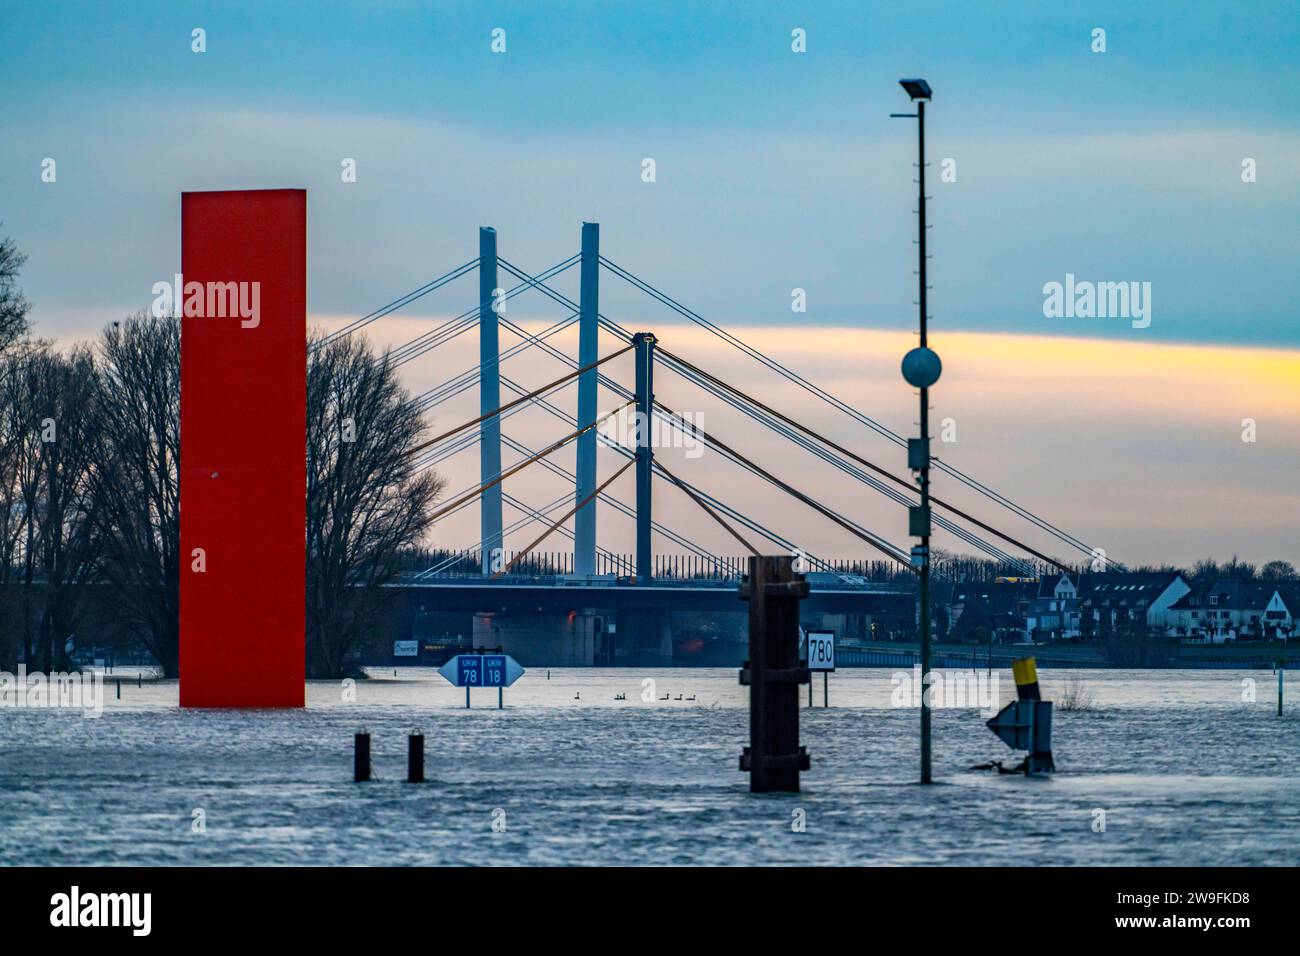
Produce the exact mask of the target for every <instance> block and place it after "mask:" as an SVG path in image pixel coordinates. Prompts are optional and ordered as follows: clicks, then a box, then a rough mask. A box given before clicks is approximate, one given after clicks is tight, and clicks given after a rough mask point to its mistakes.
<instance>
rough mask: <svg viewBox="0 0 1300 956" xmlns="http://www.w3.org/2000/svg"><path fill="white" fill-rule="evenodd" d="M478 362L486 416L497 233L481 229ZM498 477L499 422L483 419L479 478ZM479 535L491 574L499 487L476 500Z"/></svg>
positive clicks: (496, 358)
mask: <svg viewBox="0 0 1300 956" xmlns="http://www.w3.org/2000/svg"><path fill="white" fill-rule="evenodd" d="M478 257H479V258H478V301H479V307H478V358H479V373H478V374H479V379H478V395H479V411H480V412H481V413H482V414H484V415H487V414H488V413H489V412H492V411H494V410H496V409H498V408H500V407H501V358H500V354H499V351H498V349H499V328H498V324H497V311H496V309H497V296H498V295H500V289H499V287H498V286H497V231H496V230H495V229H493V228H492V227H491V226H483V227H482V228H481V229H479V231H478ZM499 474H501V419H500V418H499V417H498V416H496V415H493V416H491V417H490V418H485V419H484V420H483V424H482V431H481V432H480V434H479V476H480V481H482V483H483V484H484V485H486V484H487V483H488V482H490V481H493V480H494V479H495V478H496V477H497V476H498V475H499ZM479 531H480V541H481V543H482V551H481V552H480V554H481V556H482V569H483V573H484V574H492V573H493V572H494V571H498V570H500V568H494V567H493V566H492V565H493V556H494V554H499V553H500V552H501V549H502V548H503V547H504V543H503V536H502V533H501V484H500V483H499V482H498V483H497V484H495V485H493V486H492V487H490V488H486V489H484V491H483V494H482V496H481V498H480V499H479Z"/></svg>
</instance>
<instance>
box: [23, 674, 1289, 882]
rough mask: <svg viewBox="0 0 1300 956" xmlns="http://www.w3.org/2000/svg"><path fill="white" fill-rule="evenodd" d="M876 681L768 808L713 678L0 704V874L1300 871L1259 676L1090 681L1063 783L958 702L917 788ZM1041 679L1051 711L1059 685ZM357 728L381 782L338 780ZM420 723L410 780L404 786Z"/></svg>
mask: <svg viewBox="0 0 1300 956" xmlns="http://www.w3.org/2000/svg"><path fill="white" fill-rule="evenodd" d="M893 673H894V672H892V671H889V670H876V669H863V670H845V671H840V672H838V673H836V674H834V675H833V676H832V677H831V679H830V702H831V705H832V706H831V707H830V708H828V709H826V708H823V707H822V706H821V703H822V696H821V695H822V689H821V683H820V679H818V682H817V685H816V702H817V706H816V707H814V708H812V709H806V708H805V709H804V710H802V711H801V735H802V740H803V742H804V744H806V745H807V747H808V751H809V753H810V754H811V755H812V770H811V771H810V772H808V773H806V774H804V775H803V792H802V793H799V794H790V795H780V796H777V795H751V794H750V793H749V792H748V778H747V775H746V774H743V773H741V772H740V771H739V770H738V769H737V758H738V755H739V753H740V750H741V747H742V746H744V745H745V744H746V743H747V742H748V711H747V708H746V704H747V691H746V690H745V689H744V688H742V687H740V686H739V685H738V683H737V680H736V671H735V670H734V669H731V668H728V669H710V670H681V669H678V670H632V669H627V670H623V669H617V670H615V669H603V670H594V669H552V670H551V671H550V672H549V679H548V672H547V671H546V670H545V669H533V670H530V671H529V673H528V674H527V675H525V676H524V678H523V679H522V680H520V682H519V683H517V684H516V685H515V686H514V687H513V688H511V689H509V690H507V691H506V708H505V709H504V710H500V711H498V710H497V709H496V693H495V691H486V690H481V691H477V692H476V693H475V698H474V708H473V709H471V710H468V711H467V710H465V709H464V704H465V699H464V691H463V690H458V689H456V688H454V687H451V686H449V685H448V684H446V683H445V682H444V681H443V680H442V679H441V678H439V677H438V676H437V675H436V674H435V672H434V671H432V670H424V669H420V670H403V671H401V676H400V677H394V676H393V672H392V671H391V670H389V671H381V672H377V673H376V674H375V677H374V679H372V680H370V681H362V682H360V683H359V684H358V685H357V688H356V700H355V702H351V703H348V702H344V700H343V696H344V695H343V693H342V691H341V688H340V686H339V685H338V684H336V683H324V682H320V683H311V684H309V685H308V691H307V699H308V706H307V708H306V709H305V710H302V711H294V712H264V711H263V712H257V711H182V710H180V709H179V708H178V707H177V687H176V684H175V683H174V682H159V683H156V684H148V683H146V684H145V686H144V687H143V688H139V689H138V688H136V686H135V685H134V683H128V684H125V685H124V686H123V689H122V700H121V701H118V700H116V699H114V689H113V688H114V685H113V684H112V683H111V682H110V683H109V684H108V685H107V687H106V695H105V696H106V697H107V698H108V699H107V700H106V702H105V710H104V714H103V716H102V717H100V718H98V719H86V718H83V717H82V716H81V715H80V713H79V712H75V711H72V712H69V711H57V710H21V709H0V863H3V864H70V865H71V864H108V863H117V864H205V863H220V864H615V865H621V864H694V863H703V864H745V863H760V864H789V863H800V864H811V863H818V864H859V863H867V864H914V863H925V864H943V863H958V864H1007V863H1012V864H1026V863H1033V864H1092V865H1118V864H1127V865H1134V864H1137V865H1144V864H1152V865H1166V864H1187V865H1206V864H1227V865H1260V864H1288V865H1295V864H1297V863H1300V696H1297V697H1295V698H1293V700H1295V701H1296V702H1295V703H1289V704H1288V705H1287V710H1286V714H1285V715H1284V716H1282V717H1278V716H1277V714H1276V697H1275V679H1274V677H1273V675H1272V674H1270V673H1268V672H1265V671H1254V672H1241V673H1237V672H1229V671H1089V672H1087V673H1086V674H1085V675H1083V678H1082V679H1083V681H1084V683H1085V684H1086V690H1087V691H1088V692H1090V693H1091V695H1092V696H1093V697H1094V698H1095V705H1094V707H1093V709H1091V710H1086V711H1074V712H1060V711H1058V713H1057V714H1056V716H1055V728H1054V730H1055V733H1054V737H1055V742H1054V748H1055V756H1056V762H1057V766H1058V770H1059V772H1058V773H1056V774H1054V775H1052V776H1050V777H1045V778H1041V779H1026V778H1024V777H1020V776H999V775H996V774H990V773H987V772H979V771H971V770H969V769H968V768H969V767H970V766H971V765H973V764H977V763H981V762H985V761H988V760H990V759H1004V758H1008V757H1011V756H1012V754H1011V751H1009V750H1007V748H1006V747H1004V745H1003V744H1002V743H1001V742H1000V741H999V740H998V739H997V738H995V737H994V736H993V735H992V734H991V733H989V731H988V730H986V729H985V727H984V726H983V724H984V720H985V715H982V714H981V713H980V712H979V711H978V710H975V709H952V710H939V711H936V713H935V720H934V726H935V764H934V766H935V776H936V780H937V782H936V784H935V785H934V786H931V787H921V786H918V785H917V784H915V783H914V780H915V779H916V776H917V768H918V753H917V713H916V711H915V710H914V709H899V708H895V707H893V706H891V699H890V697H891V692H892V691H893V689H894V688H893V686H892V684H891V676H892V675H893ZM115 676H116V675H115ZM1041 676H1042V681H1043V690H1044V697H1046V698H1049V699H1052V698H1055V699H1058V700H1059V699H1060V697H1061V696H1062V695H1063V693H1064V691H1065V685H1066V682H1067V681H1070V680H1077V679H1078V678H1079V672H1077V671H1075V672H1057V673H1056V674H1052V673H1051V672H1047V671H1043V672H1041ZM646 678H652V679H653V680H654V681H655V687H654V693H653V696H654V697H655V698H656V699H655V700H653V701H652V702H648V703H647V702H643V701H642V699H641V698H642V681H643V680H644V679H646ZM1252 680H1253V681H1254V682H1255V684H1256V695H1257V700H1255V701H1247V700H1243V696H1248V695H1244V693H1243V691H1244V689H1245V688H1246V686H1248V682H1249V681H1252ZM1000 685H1001V686H1000V688H999V689H1000V692H1001V693H1000V697H1001V700H1002V702H1005V701H1007V700H1009V699H1011V697H1012V696H1013V695H1014V687H1013V685H1012V683H1011V680H1010V676H1009V675H1008V674H1005V673H1004V674H1002V675H1001V680H1000ZM619 693H626V695H627V700H626V701H616V700H614V697H615V695H616V694H619ZM665 694H668V695H669V696H670V698H671V699H669V700H666V701H664V700H659V699H658V698H659V697H662V696H663V695H665ZM679 694H680V695H681V696H682V699H681V700H677V699H675V698H676V697H677V696H678V695H679ZM1295 694H1297V695H1300V686H1296V687H1295ZM691 697H694V698H695V699H694V700H689V699H688V698H691ZM803 702H804V704H805V705H806V703H807V699H806V697H805V698H804V701H803ZM361 729H365V730H368V731H369V732H370V733H371V734H372V736H373V741H374V743H373V748H374V768H375V774H376V777H377V779H376V780H375V781H374V782H372V783H369V784H361V785H358V784H354V783H352V780H351V778H352V736H353V734H354V733H355V732H356V731H357V730H361ZM413 730H419V731H422V732H423V733H424V734H425V737H426V749H427V756H426V764H427V773H428V776H429V782H428V783H427V784H425V785H422V786H415V785H409V784H406V783H404V782H403V780H404V777H405V760H406V735H407V734H408V733H410V732H411V731H413ZM196 810H201V811H202V814H201V816H202V818H203V822H204V828H203V831H202V832H195V829H196V828H195V825H194V820H195V817H196V813H195V811H196ZM800 810H802V811H803V814H802V816H803V817H804V819H806V832H802V833H799V832H794V831H793V829H792V826H791V823H792V821H793V820H795V819H796V818H797V817H798V816H799V814H797V813H796V811H800ZM1099 810H1104V811H1105V830H1104V832H1096V831H1095V829H1094V827H1095V826H1096V822H1097V821H1098V820H1099V819H1100V817H1099V815H1098V814H1097V812H1096V811H1099ZM494 822H495V823H496V825H497V829H495V830H494ZM503 824H504V829H503V830H502V829H501V827H502V825H503ZM498 831H499V832H498Z"/></svg>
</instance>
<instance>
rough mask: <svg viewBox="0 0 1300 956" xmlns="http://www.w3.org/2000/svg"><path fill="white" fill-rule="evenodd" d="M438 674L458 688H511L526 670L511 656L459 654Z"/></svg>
mask: <svg viewBox="0 0 1300 956" xmlns="http://www.w3.org/2000/svg"><path fill="white" fill-rule="evenodd" d="M438 673H439V674H441V675H442V676H443V677H445V678H446V679H447V681H448V682H449V683H451V684H454V685H455V686H456V687H509V686H510V685H511V684H513V683H514V682H515V681H517V680H519V678H521V677H523V676H524V669H523V667H521V666H520V664H519V662H518V661H517V660H515V659H514V658H513V657H511V656H510V655H509V654H457V655H456V656H455V657H453V658H452V659H451V660H449V661H448V662H447V663H445V664H443V665H442V667H440V668H439V669H438Z"/></svg>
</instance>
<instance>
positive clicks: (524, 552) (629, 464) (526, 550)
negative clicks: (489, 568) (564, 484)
mask: <svg viewBox="0 0 1300 956" xmlns="http://www.w3.org/2000/svg"><path fill="white" fill-rule="evenodd" d="M635 464H636V459H635V458H634V459H632V460H631V461H629V462H627V463H626V464H624V465H623V467H622V468H620V469H619V470H618V471H616V472H614V474H612V475H610V476H609V477H608V478H606V479H605V480H604V481H603V482H601V484H600V485H599V486H597V488H596V490H595V491H593V492H592V493H591V494H589V495H587V497H585V498H583V499H582V500H581V501H579V502H578V503H577V504H576V505H574V506H573V507H572V508H570V509H569V510H568V511H566V512H565V513H564V515H562V516H561V517H560V519H559V520H558V521H556V522H555V523H554V524H552V525H551V526H550V527H549V528H547V529H546V530H545V531H543V532H542V533H541V535H540V536H539V537H538V538H537V539H536V540H535V541H533V543H532V544H530V545H528V547H526V548H524V550H522V551H520V552H518V553H517V554H516V555H515V556H514V557H513V558H511V559H510V562H509V563H508V564H507V565H506V566H505V567H504V568H502V569H501V570H500V571H498V572H497V573H496V574H494V575H492V577H494V578H499V577H501V576H502V575H503V574H509V573H510V569H511V568H513V567H514V566H515V565H516V564H517V563H518V562H519V561H520V560H521V559H522V558H524V557H526V556H527V555H528V553H529V552H530V551H532V550H533V548H535V547H537V546H538V545H539V544H541V543H542V542H543V541H545V540H546V539H547V538H548V537H550V535H551V533H552V532H553V531H555V529H556V528H558V527H559V526H560V525H562V524H564V522H566V521H568V520H569V519H570V518H572V517H573V516H574V515H575V514H577V513H578V510H579V509H580V508H582V506H583V505H585V504H587V503H588V502H589V501H591V499H592V498H594V497H596V495H598V494H600V493H601V492H602V491H604V490H605V489H606V488H608V487H609V486H610V484H611V483H613V481H614V479H615V478H617V477H618V476H619V475H621V474H623V472H625V471H627V470H628V469H629V468H631V467H632V466H633V465H635Z"/></svg>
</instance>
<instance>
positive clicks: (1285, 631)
mask: <svg viewBox="0 0 1300 956" xmlns="http://www.w3.org/2000/svg"><path fill="white" fill-rule="evenodd" d="M1298 611H1300V586H1297V585H1293V584H1274V583H1270V582H1264V581H1252V580H1244V579H1241V578H1218V579H1217V580H1214V581H1212V582H1211V581H1206V582H1201V583H1199V584H1198V585H1197V586H1196V587H1194V588H1192V590H1191V591H1189V592H1188V593H1187V594H1185V595H1184V596H1183V597H1181V598H1179V599H1178V601H1176V602H1175V603H1174V604H1173V605H1172V606H1171V607H1170V608H1169V612H1168V614H1167V615H1166V621H1165V623H1166V631H1167V633H1169V634H1174V635H1177V636H1179V637H1185V638H1189V639H1193V640H1203V641H1207V642H1210V643H1214V644H1222V643H1223V642H1224V641H1235V640H1271V639H1273V638H1276V637H1288V636H1290V635H1291V634H1292V633H1294V631H1295V620H1296V613H1297V612H1298Z"/></svg>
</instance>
